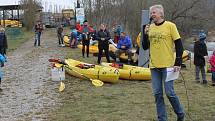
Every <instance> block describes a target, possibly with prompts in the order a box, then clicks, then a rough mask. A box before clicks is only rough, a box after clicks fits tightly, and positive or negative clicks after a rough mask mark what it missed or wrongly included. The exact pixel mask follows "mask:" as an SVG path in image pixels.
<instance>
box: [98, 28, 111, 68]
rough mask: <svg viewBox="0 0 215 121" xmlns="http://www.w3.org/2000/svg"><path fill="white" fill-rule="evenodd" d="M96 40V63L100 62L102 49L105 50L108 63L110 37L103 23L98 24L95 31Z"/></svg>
mask: <svg viewBox="0 0 215 121" xmlns="http://www.w3.org/2000/svg"><path fill="white" fill-rule="evenodd" d="M96 38H97V40H98V41H99V44H98V48H99V54H98V61H97V62H98V64H100V63H101V57H102V52H103V50H104V51H105V56H106V59H107V62H108V63H110V57H109V42H108V40H109V39H110V33H109V31H108V30H107V29H106V26H105V24H101V25H100V30H99V31H98V33H97V36H96Z"/></svg>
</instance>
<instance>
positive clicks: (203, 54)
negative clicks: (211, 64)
mask: <svg viewBox="0 0 215 121" xmlns="http://www.w3.org/2000/svg"><path fill="white" fill-rule="evenodd" d="M205 39H206V34H205V33H200V34H199V40H197V41H195V43H194V65H195V72H196V81H197V83H199V82H200V78H199V72H200V71H201V74H202V80H203V81H202V83H203V84H207V80H206V73H205V58H207V56H208V52H207V46H206V44H205V42H204V41H205Z"/></svg>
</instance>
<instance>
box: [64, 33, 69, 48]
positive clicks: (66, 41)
mask: <svg viewBox="0 0 215 121" xmlns="http://www.w3.org/2000/svg"><path fill="white" fill-rule="evenodd" d="M69 39H70V38H69V36H68V35H64V36H63V41H64V44H65V45H66V46H69Z"/></svg>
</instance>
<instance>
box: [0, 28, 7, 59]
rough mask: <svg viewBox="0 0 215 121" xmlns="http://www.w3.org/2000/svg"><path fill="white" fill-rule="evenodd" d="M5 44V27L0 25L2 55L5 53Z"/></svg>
mask: <svg viewBox="0 0 215 121" xmlns="http://www.w3.org/2000/svg"><path fill="white" fill-rule="evenodd" d="M7 48H8V45H7V36H6V34H5V29H4V28H3V27H0V54H2V55H3V56H4V55H6V50H7Z"/></svg>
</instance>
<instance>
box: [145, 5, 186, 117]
mask: <svg viewBox="0 0 215 121" xmlns="http://www.w3.org/2000/svg"><path fill="white" fill-rule="evenodd" d="M149 12H150V17H151V18H152V21H153V23H152V24H150V25H147V26H145V27H143V33H142V38H143V43H142V45H143V49H144V50H147V49H149V53H150V59H149V61H150V63H149V68H150V71H151V77H152V79H151V80H152V91H153V94H154V97H155V103H156V109H157V118H158V121H167V110H166V105H165V101H164V97H163V90H165V93H166V96H167V98H168V100H169V102H170V104H171V105H172V108H173V110H174V112H175V114H176V115H177V119H176V120H175V121H184V118H185V112H184V109H183V106H182V104H181V103H180V100H179V97H178V96H177V95H176V93H175V91H174V80H172V79H170V80H169V79H168V78H167V77H168V76H167V74H168V73H169V74H171V73H175V72H176V73H179V71H180V69H181V65H182V53H183V45H182V41H181V37H180V34H179V32H178V30H177V27H176V25H175V24H174V23H173V22H170V21H166V20H165V18H164V8H163V6H162V5H153V6H151V7H150V10H149ZM174 50H175V52H176V57H174Z"/></svg>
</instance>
